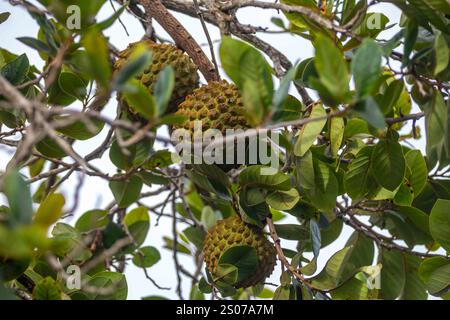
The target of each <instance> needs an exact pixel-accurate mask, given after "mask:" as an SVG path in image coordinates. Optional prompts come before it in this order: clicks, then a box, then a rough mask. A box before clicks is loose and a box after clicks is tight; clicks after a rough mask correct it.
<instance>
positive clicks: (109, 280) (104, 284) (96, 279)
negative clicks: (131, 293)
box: [87, 271, 128, 300]
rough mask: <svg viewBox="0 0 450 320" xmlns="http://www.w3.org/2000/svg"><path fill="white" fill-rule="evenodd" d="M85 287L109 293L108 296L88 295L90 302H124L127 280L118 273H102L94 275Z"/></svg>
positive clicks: (99, 294) (126, 293)
mask: <svg viewBox="0 0 450 320" xmlns="http://www.w3.org/2000/svg"><path fill="white" fill-rule="evenodd" d="M87 285H89V286H92V287H97V288H102V289H105V290H106V291H107V292H108V291H109V292H110V293H108V294H101V293H89V297H90V299H92V300H125V299H126V298H127V295H128V285H127V280H126V278H125V275H124V274H122V273H119V272H111V271H102V272H99V273H96V274H95V275H94V276H93V277H92V278H91V279H90V280H89V281H88V283H87ZM108 289H109V290H108ZM99 291H100V290H99Z"/></svg>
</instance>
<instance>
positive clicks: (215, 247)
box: [203, 216, 276, 288]
mask: <svg viewBox="0 0 450 320" xmlns="http://www.w3.org/2000/svg"><path fill="white" fill-rule="evenodd" d="M235 246H250V247H252V248H254V249H255V250H256V255H257V260H258V262H257V266H256V269H255V270H254V272H253V273H252V274H251V275H250V276H249V277H248V278H246V279H242V280H240V281H238V282H237V283H235V284H233V285H234V287H235V288H247V287H251V286H254V285H256V284H258V283H261V282H263V281H264V280H265V279H266V278H267V277H268V276H270V274H271V273H272V271H273V269H274V267H275V263H276V252H275V248H274V246H273V244H272V243H271V242H270V241H269V240H267V238H266V236H265V235H264V233H263V231H262V229H260V228H258V227H256V226H254V225H251V224H247V223H245V222H244V221H242V219H241V218H240V217H239V216H233V217H229V218H227V219H224V220H220V221H218V222H217V224H216V225H215V226H214V227H213V228H212V229H211V230H210V231H209V232H208V234H207V235H206V238H205V244H204V247H203V254H204V257H205V263H206V266H207V267H208V270H209V272H210V273H211V275H212V276H213V278H215V277H218V276H219V275H218V265H219V260H220V257H221V255H222V254H223V253H224V252H225V251H227V250H228V249H230V248H232V247H235Z"/></svg>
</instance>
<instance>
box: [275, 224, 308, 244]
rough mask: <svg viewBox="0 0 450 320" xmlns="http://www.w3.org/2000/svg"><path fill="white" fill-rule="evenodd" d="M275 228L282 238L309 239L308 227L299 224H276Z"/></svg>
mask: <svg viewBox="0 0 450 320" xmlns="http://www.w3.org/2000/svg"><path fill="white" fill-rule="evenodd" d="M275 230H276V232H277V234H278V236H279V237H280V238H282V239H286V240H298V241H304V240H308V239H309V231H308V229H307V227H305V226H301V225H298V224H275Z"/></svg>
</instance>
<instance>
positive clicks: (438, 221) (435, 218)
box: [430, 199, 450, 252]
mask: <svg viewBox="0 0 450 320" xmlns="http://www.w3.org/2000/svg"><path fill="white" fill-rule="evenodd" d="M449 208H450V200H444V199H438V200H437V201H436V203H435V204H434V206H433V209H431V213H430V233H431V235H432V236H433V239H434V240H436V241H437V242H439V244H440V245H441V246H442V247H443V248H444V249H445V250H446V251H447V252H450V210H449Z"/></svg>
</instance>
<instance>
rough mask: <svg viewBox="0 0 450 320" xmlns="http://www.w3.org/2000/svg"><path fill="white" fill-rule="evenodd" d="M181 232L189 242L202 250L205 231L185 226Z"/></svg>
mask: <svg viewBox="0 0 450 320" xmlns="http://www.w3.org/2000/svg"><path fill="white" fill-rule="evenodd" d="M183 234H184V235H185V236H186V238H188V240H189V241H190V242H192V243H193V244H194V245H195V247H196V248H197V249H199V250H203V243H204V241H205V237H206V232H205V231H204V230H203V229H202V228H200V227H195V226H191V227H188V228H186V229H185V230H184V231H183Z"/></svg>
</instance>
